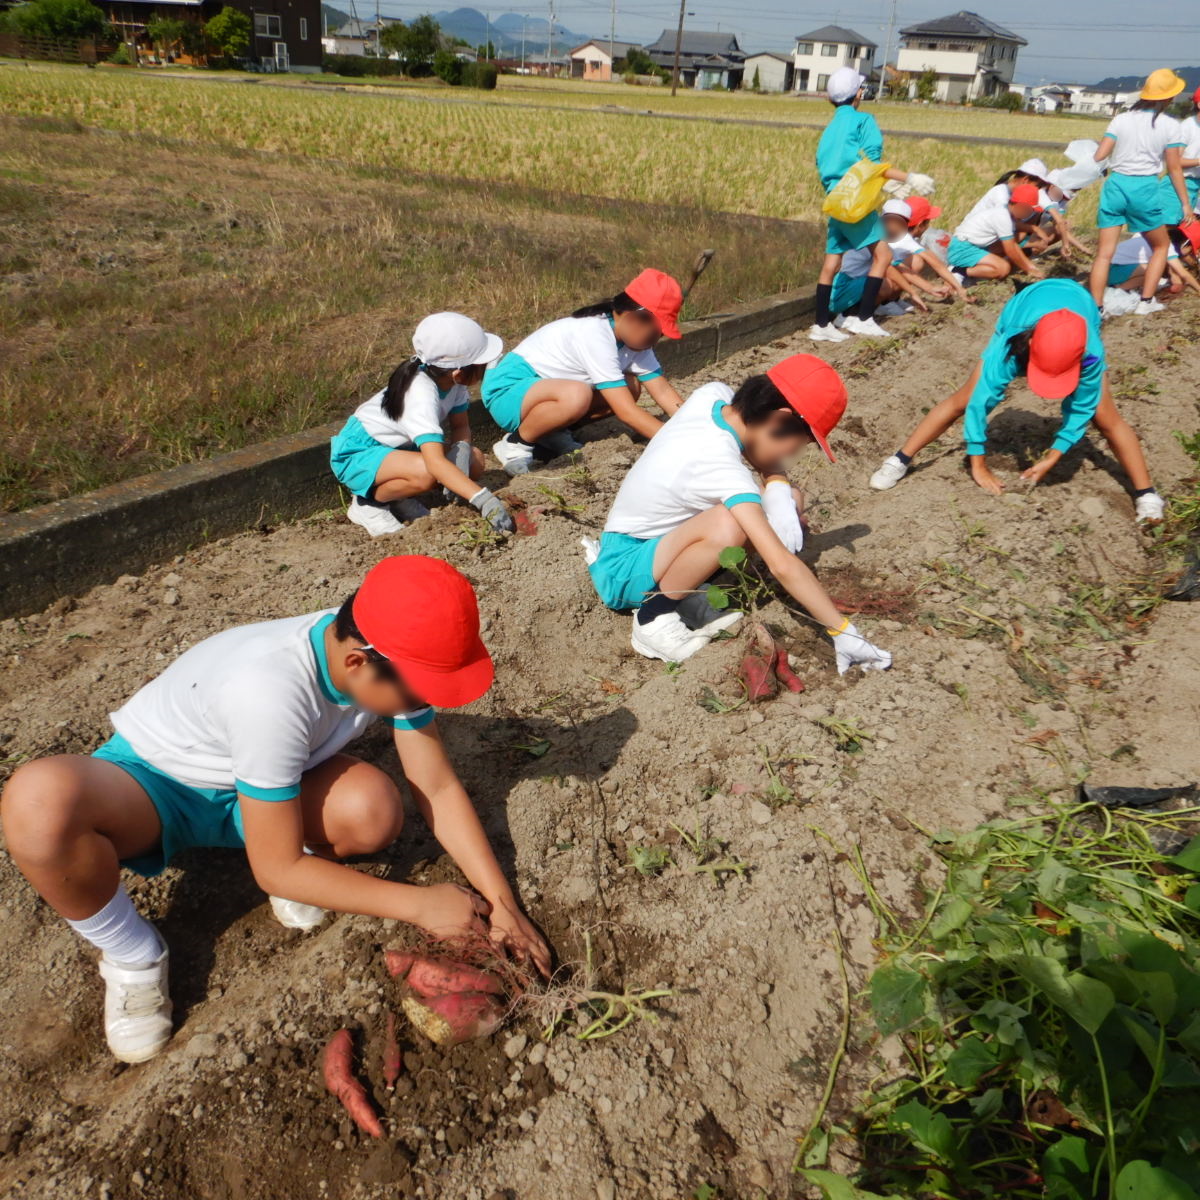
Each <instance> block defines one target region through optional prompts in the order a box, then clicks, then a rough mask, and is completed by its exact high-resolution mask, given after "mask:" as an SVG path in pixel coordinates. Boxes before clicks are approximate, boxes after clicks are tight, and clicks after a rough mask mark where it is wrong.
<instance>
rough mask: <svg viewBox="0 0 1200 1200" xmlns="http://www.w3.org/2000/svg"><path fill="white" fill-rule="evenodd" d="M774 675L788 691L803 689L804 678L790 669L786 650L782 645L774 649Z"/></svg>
mask: <svg viewBox="0 0 1200 1200" xmlns="http://www.w3.org/2000/svg"><path fill="white" fill-rule="evenodd" d="M775 677H776V678H777V679H778V680H779V682H780V683H782V684H783V686H784V687H785V688H787V690H788V691H789V692H802V691H804V680H803V679H801V678H800V676H799V675H797V674H796V672H795V671H793V670H792V667H791V664H790V663H789V662H788V656H787V651H786V650H785V649H783V647H782V646H781V647H780V648H779V649H778V650H776V651H775Z"/></svg>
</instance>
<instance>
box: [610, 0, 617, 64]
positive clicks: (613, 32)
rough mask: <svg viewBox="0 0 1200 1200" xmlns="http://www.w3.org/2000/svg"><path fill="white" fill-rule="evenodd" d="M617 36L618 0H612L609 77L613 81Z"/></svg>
mask: <svg viewBox="0 0 1200 1200" xmlns="http://www.w3.org/2000/svg"><path fill="white" fill-rule="evenodd" d="M616 37H617V0H612V2H611V3H610V4H609V6H608V78H609V81H610V82H611V81H612V78H613V67H614V66H615V65H616V61H617V60H616V58H615V57H614V56H613V42H614V41H616Z"/></svg>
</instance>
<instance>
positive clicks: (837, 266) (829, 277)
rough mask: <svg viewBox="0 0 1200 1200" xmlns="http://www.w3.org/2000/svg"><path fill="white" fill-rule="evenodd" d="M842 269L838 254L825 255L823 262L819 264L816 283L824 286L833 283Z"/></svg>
mask: <svg viewBox="0 0 1200 1200" xmlns="http://www.w3.org/2000/svg"><path fill="white" fill-rule="evenodd" d="M841 269H842V256H841V255H840V254H826V255H825V261H824V262H822V263H821V270H820V273H819V274H818V275H817V282H818V283H824V284H831V283H833V278H834V276H835V275H836V274H837V273H838V272H839V271H840V270H841Z"/></svg>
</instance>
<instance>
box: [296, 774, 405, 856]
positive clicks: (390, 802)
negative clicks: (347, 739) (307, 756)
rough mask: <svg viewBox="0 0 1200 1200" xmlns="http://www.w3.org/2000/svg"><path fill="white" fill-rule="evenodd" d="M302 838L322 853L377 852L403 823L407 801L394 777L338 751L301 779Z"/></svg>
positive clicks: (387, 842)
mask: <svg viewBox="0 0 1200 1200" xmlns="http://www.w3.org/2000/svg"><path fill="white" fill-rule="evenodd" d="M300 806H301V809H302V810H303V813H304V842H305V845H307V846H308V847H309V848H310V849H313V850H316V851H317V852H318V853H319V854H321V855H322V856H323V857H328V858H348V857H349V856H350V855H352V854H374V853H375V852H376V851H377V850H382V849H383V848H384V847H386V846H390V845H391V844H392V842H394V841H395V840H396V838H397V837H399V836H400V830H401V829H403V827H404V805H403V803H402V802H401V799H400V792H399V789H398V788H397V787H396V785H395V784H394V783H393V782H392V780H391V778H390V777H389V776H388V775H386V774H385V773H384V772H383V771H381V770H380V769H379V768H378V767H373V766H372V765H371V764H370V763H365V762H363V761H362V759H360V758H355V757H354V756H353V755H352V754H335V755H334V756H333V757H332V758H328V759H326V760H325V761H324V762H323V763H319V764H318V765H317V766H315V767H313V768H312V769H311V770H309V771H305V772H304V775H303V777H302V779H301V782H300Z"/></svg>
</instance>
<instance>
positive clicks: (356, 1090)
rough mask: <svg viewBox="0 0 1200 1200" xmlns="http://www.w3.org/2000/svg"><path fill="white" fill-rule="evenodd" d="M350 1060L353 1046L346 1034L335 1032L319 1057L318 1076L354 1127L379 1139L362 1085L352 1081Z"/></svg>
mask: <svg viewBox="0 0 1200 1200" xmlns="http://www.w3.org/2000/svg"><path fill="white" fill-rule="evenodd" d="M353 1057H354V1043H353V1040H352V1039H351V1036H350V1030H348V1029H339V1030H338V1031H337V1033H335V1034H334V1035H333V1037H331V1038H330V1039H329V1043H328V1044H327V1045H326V1047H325V1053H324V1055H323V1056H322V1063H321V1067H322V1073H323V1074H324V1076H325V1086H326V1087H327V1088H328V1089H329V1090H330V1091H331V1092H332V1093H333V1094H334V1095H335V1096H336V1097H337V1098H338V1099H339V1100H340V1101H341V1102H342V1107H343V1108H344V1109H345V1110H346V1111H347V1112H348V1113H349V1114H350V1116H351V1118H352V1119H353V1121H354V1123H355V1125H357V1126H358V1127H359V1129H361V1130H362V1131H363V1133H369V1134H370V1135H371V1136H372V1137H377V1138H378V1137H383V1126H382V1125H380V1124H379V1118H378V1117H377V1116H376V1115H375V1110H374V1109H373V1108H372V1107H371V1102H370V1101H369V1100H368V1099H367V1093H366V1091H365V1090H364V1089H363V1085H362V1084H361V1083H359V1082H358V1080H357V1079H355V1078H354V1074H353V1071H352V1069H351V1064H352V1060H353Z"/></svg>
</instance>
